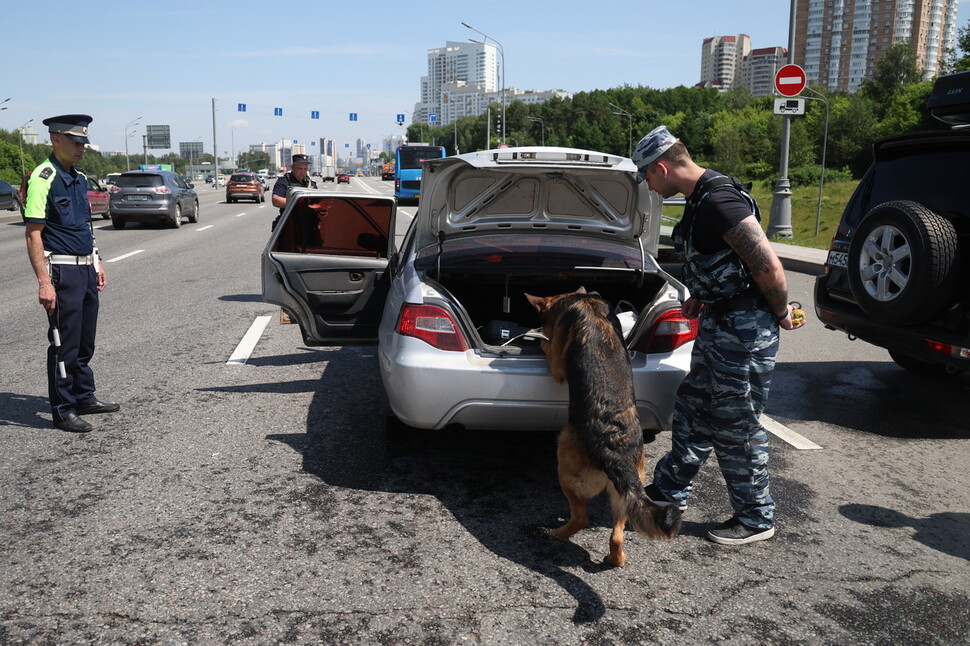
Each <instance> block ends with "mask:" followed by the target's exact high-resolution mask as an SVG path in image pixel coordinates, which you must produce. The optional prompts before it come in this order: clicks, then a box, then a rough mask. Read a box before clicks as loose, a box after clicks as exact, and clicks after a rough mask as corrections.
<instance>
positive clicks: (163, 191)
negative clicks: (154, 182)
mask: <svg viewBox="0 0 970 646" xmlns="http://www.w3.org/2000/svg"><path fill="white" fill-rule="evenodd" d="M171 192H172V189H170V188H169V187H167V186H156V187H154V188H152V193H158V194H159V195H169V194H171Z"/></svg>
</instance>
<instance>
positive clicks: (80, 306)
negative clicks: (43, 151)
mask: <svg viewBox="0 0 970 646" xmlns="http://www.w3.org/2000/svg"><path fill="white" fill-rule="evenodd" d="M91 121H92V119H91V117H90V116H88V115H86V114H65V115H61V116H57V117H50V118H49V119H44V125H45V126H47V127H48V129H49V131H50V135H51V145H52V146H53V149H54V150H53V152H52V153H51V156H50V157H48V158H47V159H46V160H45V161H44V162H43V163H41V164H40V165H39V166H37V168H35V169H34V170H33V172H32V173H31V174H30V180H29V183H28V185H27V206H26V209H25V211H24V221H25V223H26V228H27V230H26V238H27V256H28V257H29V258H30V264H31V266H32V267H33V270H34V275H35V276H36V277H37V285H38V301H39V302H40V304H41V306H42V307H43V308H44V310H45V311H46V312H47V316H48V324H49V328H48V332H47V337H48V340H49V341H50V347H49V348H48V351H47V383H48V391H49V396H50V405H51V413H52V416H53V421H54V426H55V427H56V428H59V429H61V430H63V431H69V432H73V433H87V432H88V431H90V430H91V429H92V426H91V424H89V423H88V422H87V421H85V420H83V419H81V417H80V415H91V414H95V413H114V412H116V411H118V410H119V409H120V408H121V407H120V406H119V405H118V404H110V403H105V402H102V401H98V399H97V398H96V397H95V395H94V391H95V386H94V373H93V372H92V370H91V367H90V365H89V362H90V360H91V357H92V356H93V355H94V344H95V336H96V334H97V325H98V298H99V297H98V294H99V292H101V291H102V290H103V289H104V288H105V286H106V285H107V278H106V277H105V273H104V265H103V263H101V260H100V258H99V257H98V250H97V248H96V247H95V242H94V230H93V228H92V227H91V222H90V207H89V205H88V196H87V190H88V182H87V178H86V177H85V176H84V173H82V172H81V171H80V170H79V169H78V168H77V167H76V166H75V164H76V163H77V162H79V161H80V160H81V157H82V156H83V155H84V146H85V145H86V144H87V143H88V124H90V123H91Z"/></svg>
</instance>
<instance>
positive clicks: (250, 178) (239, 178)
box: [229, 173, 256, 182]
mask: <svg viewBox="0 0 970 646" xmlns="http://www.w3.org/2000/svg"><path fill="white" fill-rule="evenodd" d="M229 181H230V182H255V181H256V176H255V175H243V174H241V173H240V174H238V175H233V176H232V177H230V178H229Z"/></svg>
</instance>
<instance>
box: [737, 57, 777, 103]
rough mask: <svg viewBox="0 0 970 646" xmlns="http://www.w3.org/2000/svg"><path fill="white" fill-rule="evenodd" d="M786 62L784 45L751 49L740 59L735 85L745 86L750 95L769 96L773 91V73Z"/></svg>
mask: <svg viewBox="0 0 970 646" xmlns="http://www.w3.org/2000/svg"><path fill="white" fill-rule="evenodd" d="M787 62H788V49H787V48H785V47H761V48H759V49H752V50H751V52H750V53H749V54H748V55H747V56H745V57H744V58H743V59H741V72H740V75H739V76H738V78H737V80H736V81H735V85H736V86H741V87H746V88H748V91H749V92H751V96H769V95H771V94H774V93H775V74H776V73H777V72H778V70H779V69H780V68H781V67H783V66H784V65H785V64H786V63H787Z"/></svg>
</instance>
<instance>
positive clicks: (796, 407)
mask: <svg viewBox="0 0 970 646" xmlns="http://www.w3.org/2000/svg"><path fill="white" fill-rule="evenodd" d="M967 399H970V375H967V374H962V375H952V376H949V377H940V378H931V377H925V376H920V375H916V374H913V373H910V372H907V371H905V370H903V369H901V368H899V367H897V366H896V365H895V364H894V363H891V362H887V361H868V362H866V361H846V362H840V361H829V362H804V363H798V362H784V363H779V364H778V365H777V366H776V368H775V374H774V377H773V378H772V384H771V398H770V399H769V401H768V409H767V410H766V412H767V413H768V414H769V415H772V414H773V411H785V413H784V417H786V418H789V419H796V420H802V421H818V422H825V423H827V424H832V425H835V426H840V427H843V428H846V429H853V430H857V431H862V432H865V433H872V434H875V435H882V436H885V437H898V438H908V437H912V438H924V439H960V438H970V427H968V424H967V421H966V404H965V402H966V401H967ZM930 420H932V423H929V422H930Z"/></svg>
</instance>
